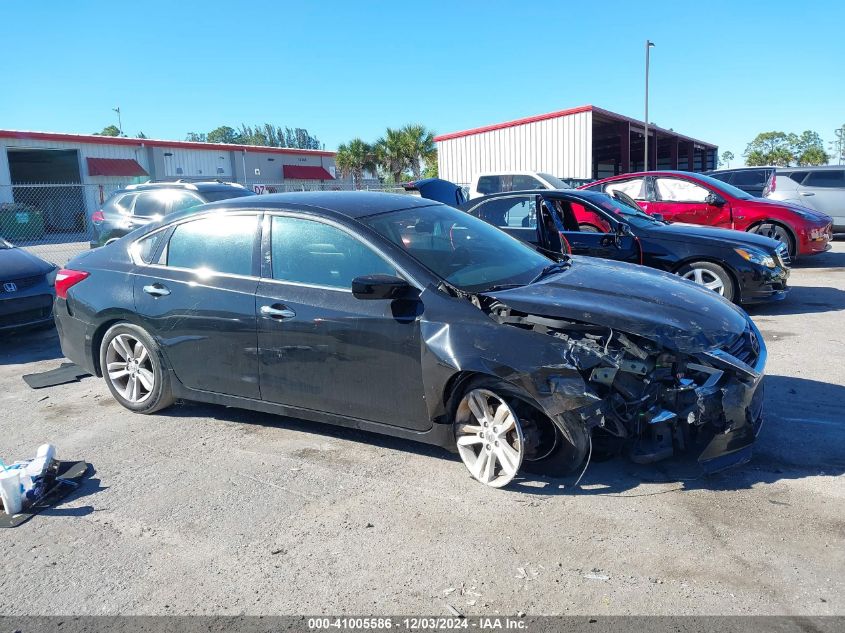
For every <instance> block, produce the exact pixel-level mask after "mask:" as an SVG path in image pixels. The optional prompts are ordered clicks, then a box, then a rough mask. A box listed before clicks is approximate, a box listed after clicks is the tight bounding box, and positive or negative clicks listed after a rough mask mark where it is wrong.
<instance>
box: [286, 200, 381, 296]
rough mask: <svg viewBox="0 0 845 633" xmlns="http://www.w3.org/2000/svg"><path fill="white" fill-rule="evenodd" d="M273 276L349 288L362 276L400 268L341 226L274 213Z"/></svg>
mask: <svg viewBox="0 0 845 633" xmlns="http://www.w3.org/2000/svg"><path fill="white" fill-rule="evenodd" d="M271 236H272V237H271V245H272V246H271V251H270V252H271V258H272V270H273V279H276V280H279V281H287V282H292V283H301V284H311V285H316V286H329V287H332V288H343V289H347V290H348V289H349V288H351V287H352V280H353V279H355V277H360V276H362V275H377V274H383V275H396V268H395V267H394V266H393V265H391V264H390V263H388V262H387V261H385V260H384V259H382V257H381V256H380V255H378V254H377V253H375V252H374V251H373V250H372V249H370V247H369V246H367V245H366V244H364V243H363V242H360V241H359V240H357V239H356V238H354V237H352V236H351V235H350V234H349V233H346V232H345V231H342V230H341V229H339V228H337V227H334V226H331V225H328V224H323V223H322V222H317V221H314V220H307V219H305V218H294V217H287V216H274V217H273V221H272V228H271Z"/></svg>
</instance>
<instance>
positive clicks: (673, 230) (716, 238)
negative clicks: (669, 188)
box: [648, 222, 780, 254]
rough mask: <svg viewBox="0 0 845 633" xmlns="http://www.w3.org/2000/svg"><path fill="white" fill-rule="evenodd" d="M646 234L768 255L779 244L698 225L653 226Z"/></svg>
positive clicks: (754, 234)
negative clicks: (719, 244) (744, 248)
mask: <svg viewBox="0 0 845 633" xmlns="http://www.w3.org/2000/svg"><path fill="white" fill-rule="evenodd" d="M648 232H649V233H650V234H652V235H655V236H659V237H661V238H664V239H670V240H675V241H678V242H690V243H696V242H701V241H706V242H708V243H710V244H713V243H716V242H721V243H722V244H723V245H724V246H725V247H726V248H734V247H736V246H752V247H754V248H758V249H762V250H763V251H764V252H765V253H769V254H772V253H774V252H775V250H776V249H777V247H778V244H779V243H780V242H778V241H777V240H773V239H772V238H770V237H766V236H765V235H757V234H756V233H746V232H745V231H734V230H732V229H719V228H715V227H712V226H700V225H698V224H684V223H682V222H675V223H672V224H655V225H654V226H653V227H649V229H648Z"/></svg>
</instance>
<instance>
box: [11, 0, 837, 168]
mask: <svg viewBox="0 0 845 633" xmlns="http://www.w3.org/2000/svg"><path fill="white" fill-rule="evenodd" d="M696 5H697V6H696ZM0 24H4V25H6V26H5V28H3V36H2V38H0V128H11V129H29V130H44V131H56V132H78V133H90V132H94V131H97V130H100V129H102V128H103V126H105V125H108V124H110V123H114V122H116V115H115V114H114V113H113V112H112V110H111V109H112V108H113V107H115V106H118V105H119V106H120V108H121V110H122V112H123V126H124V130H125V131H126V132H127V133H129V134H130V135H134V134H135V133H136V132H138V131H139V130H143V131H144V132H145V133H146V134H147V136H149V137H151V138H172V139H182V138H184V136H185V134H186V133H187V132H189V131H192V130H193V131H208V130H210V129H213V128H214V127H217V126H218V125H222V124H230V125H233V126H237V125H238V124H239V123H241V122H246V123H258V122H264V121H270V122H273V123H275V124H279V125H284V126H291V127H293V126H299V127H305V128H308V130H309V131H310V132H311V133H312V134H314V135H316V136H317V137H318V138H320V140H321V141H323V142H324V143H325V144H326V146H327V148H328V149H334V148H335V147H336V146H337V144H338V143H341V142H344V141H346V140H349V139H350V138H352V137H355V136H360V137H362V138H364V139H365V140H374V139H375V138H376V137H378V136H379V135H380V134H381V133H382V132H383V130H384V128H385V127H386V126H399V125H403V124H405V123H409V122H420V123H423V124H425V125H427V126H428V127H430V128H432V129H434V130H435V131H436V132H438V133H445V132H452V131H456V130H461V129H465V128H469V127H476V126H480V125H487V124H491V123H497V122H500V121H504V120H508V119H513V118H519V117H522V116H529V115H533V114H539V113H542V112H549V111H553V110H559V109H563V108H567V107H573V106H578V105H584V104H593V105H597V106H600V107H603V108H606V109H608V110H612V111H615V112H619V113H621V114H625V115H628V116H632V117H636V118H642V114H643V64H644V62H643V45H644V41H645V39H646V38H650V39H651V40H653V41H654V42H656V45H657V46H656V48H654V49H653V50H652V66H651V69H652V72H651V104H650V117H649V118H650V119H651V120H652V121H653V122H655V123H656V124H657V125H660V126H662V127H666V128H669V127H671V128H673V129H675V130H676V131H678V132H681V133H683V134H687V135H689V136H694V137H697V138H700V139H703V140H706V141H710V142H714V143H717V144H718V145H719V146H720V151H724V150H725V149H730V150H732V151H733V152H734V154H736V155H737V157H738V158H739V157H740V155H741V154H742V152H743V150H744V149H745V145H746V143H747V142H748V141H750V140H751V139H752V138H753V137H754V135H755V134H756V133H757V132H761V131H768V130H783V131H786V132H793V131H794V132H800V131H802V130H805V129H812V130H816V131H818V132H819V133H820V134H821V135H822V138H823V139H824V140H825V142H826V143H827V142H828V141H830V140H832V138H833V130H834V129H835V128H837V127H839V126H840V125H842V124H843V123H845V63H844V62H845V52H843V48H842V42H843V33H845V31H843V25H845V2H841V1H835V0H829V1H827V2H812V1H805V2H801V3H797V4H796V3H795V2H794V1H792V2H785V1H783V0H768V1H766V2H746V1H742V2H739V1H735V2H709V3H695V4H693V3H685V2H667V3H663V2H611V1H608V0H605V1H603V2H591V3H590V2H532V1H530V0H524V1H522V2H497V1H487V2H475V1H466V2H459V1H453V2H428V3H425V2H418V3H388V2H384V3H382V2H379V3H375V2H332V1H325V2H307V1H299V2H280V1H276V2H272V1H263V0H251V1H250V2H249V3H243V4H241V3H237V2H233V1H231V0H230V1H228V2H222V1H218V0H206V1H205V2H201V3H199V2H196V3H194V2H174V1H172V0H171V1H170V2H161V1H159V0H146V1H145V2H143V3H134V2H133V3H129V2H123V3H119V2H113V1H112V2H93V1H92V2H55V3H48V2H43V1H42V2H36V1H33V2H17V3H12V2H4V3H3V4H2V6H0ZM10 26H11V27H12V28H9V27H10Z"/></svg>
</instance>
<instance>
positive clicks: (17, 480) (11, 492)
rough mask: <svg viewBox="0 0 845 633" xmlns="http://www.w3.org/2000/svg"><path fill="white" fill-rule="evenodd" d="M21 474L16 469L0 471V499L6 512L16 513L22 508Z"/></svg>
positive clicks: (9, 513)
mask: <svg viewBox="0 0 845 633" xmlns="http://www.w3.org/2000/svg"><path fill="white" fill-rule="evenodd" d="M21 493H22V490H21V474H20V471H18V470H17V469H12V470H4V471H3V472H0V499H2V500H3V509H4V510H5V512H6V514H8V515H12V514H18V513H19V512H20V511H21V510H22V509H23V497H22V495H21Z"/></svg>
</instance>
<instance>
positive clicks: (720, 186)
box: [695, 174, 754, 200]
mask: <svg viewBox="0 0 845 633" xmlns="http://www.w3.org/2000/svg"><path fill="white" fill-rule="evenodd" d="M695 177H696V178H697V179H698V180H700V181H701V182H703V183H704V184H706V185H708V186H709V187H710V188H711V189H715V190H716V191H722V192H724V193H726V194H728V195H729V196H732V197H734V198H739V199H740V200H750V199H751V198H753V197H754V196H752V195H750V194H748V193H746V192H745V191H743V190H742V189H737V188H736V187H734V186H733V185H729V184H728V183H726V182H723V181H721V180H717V179H716V178H711V177H710V176H705V175H704V174H696V175H695Z"/></svg>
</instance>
